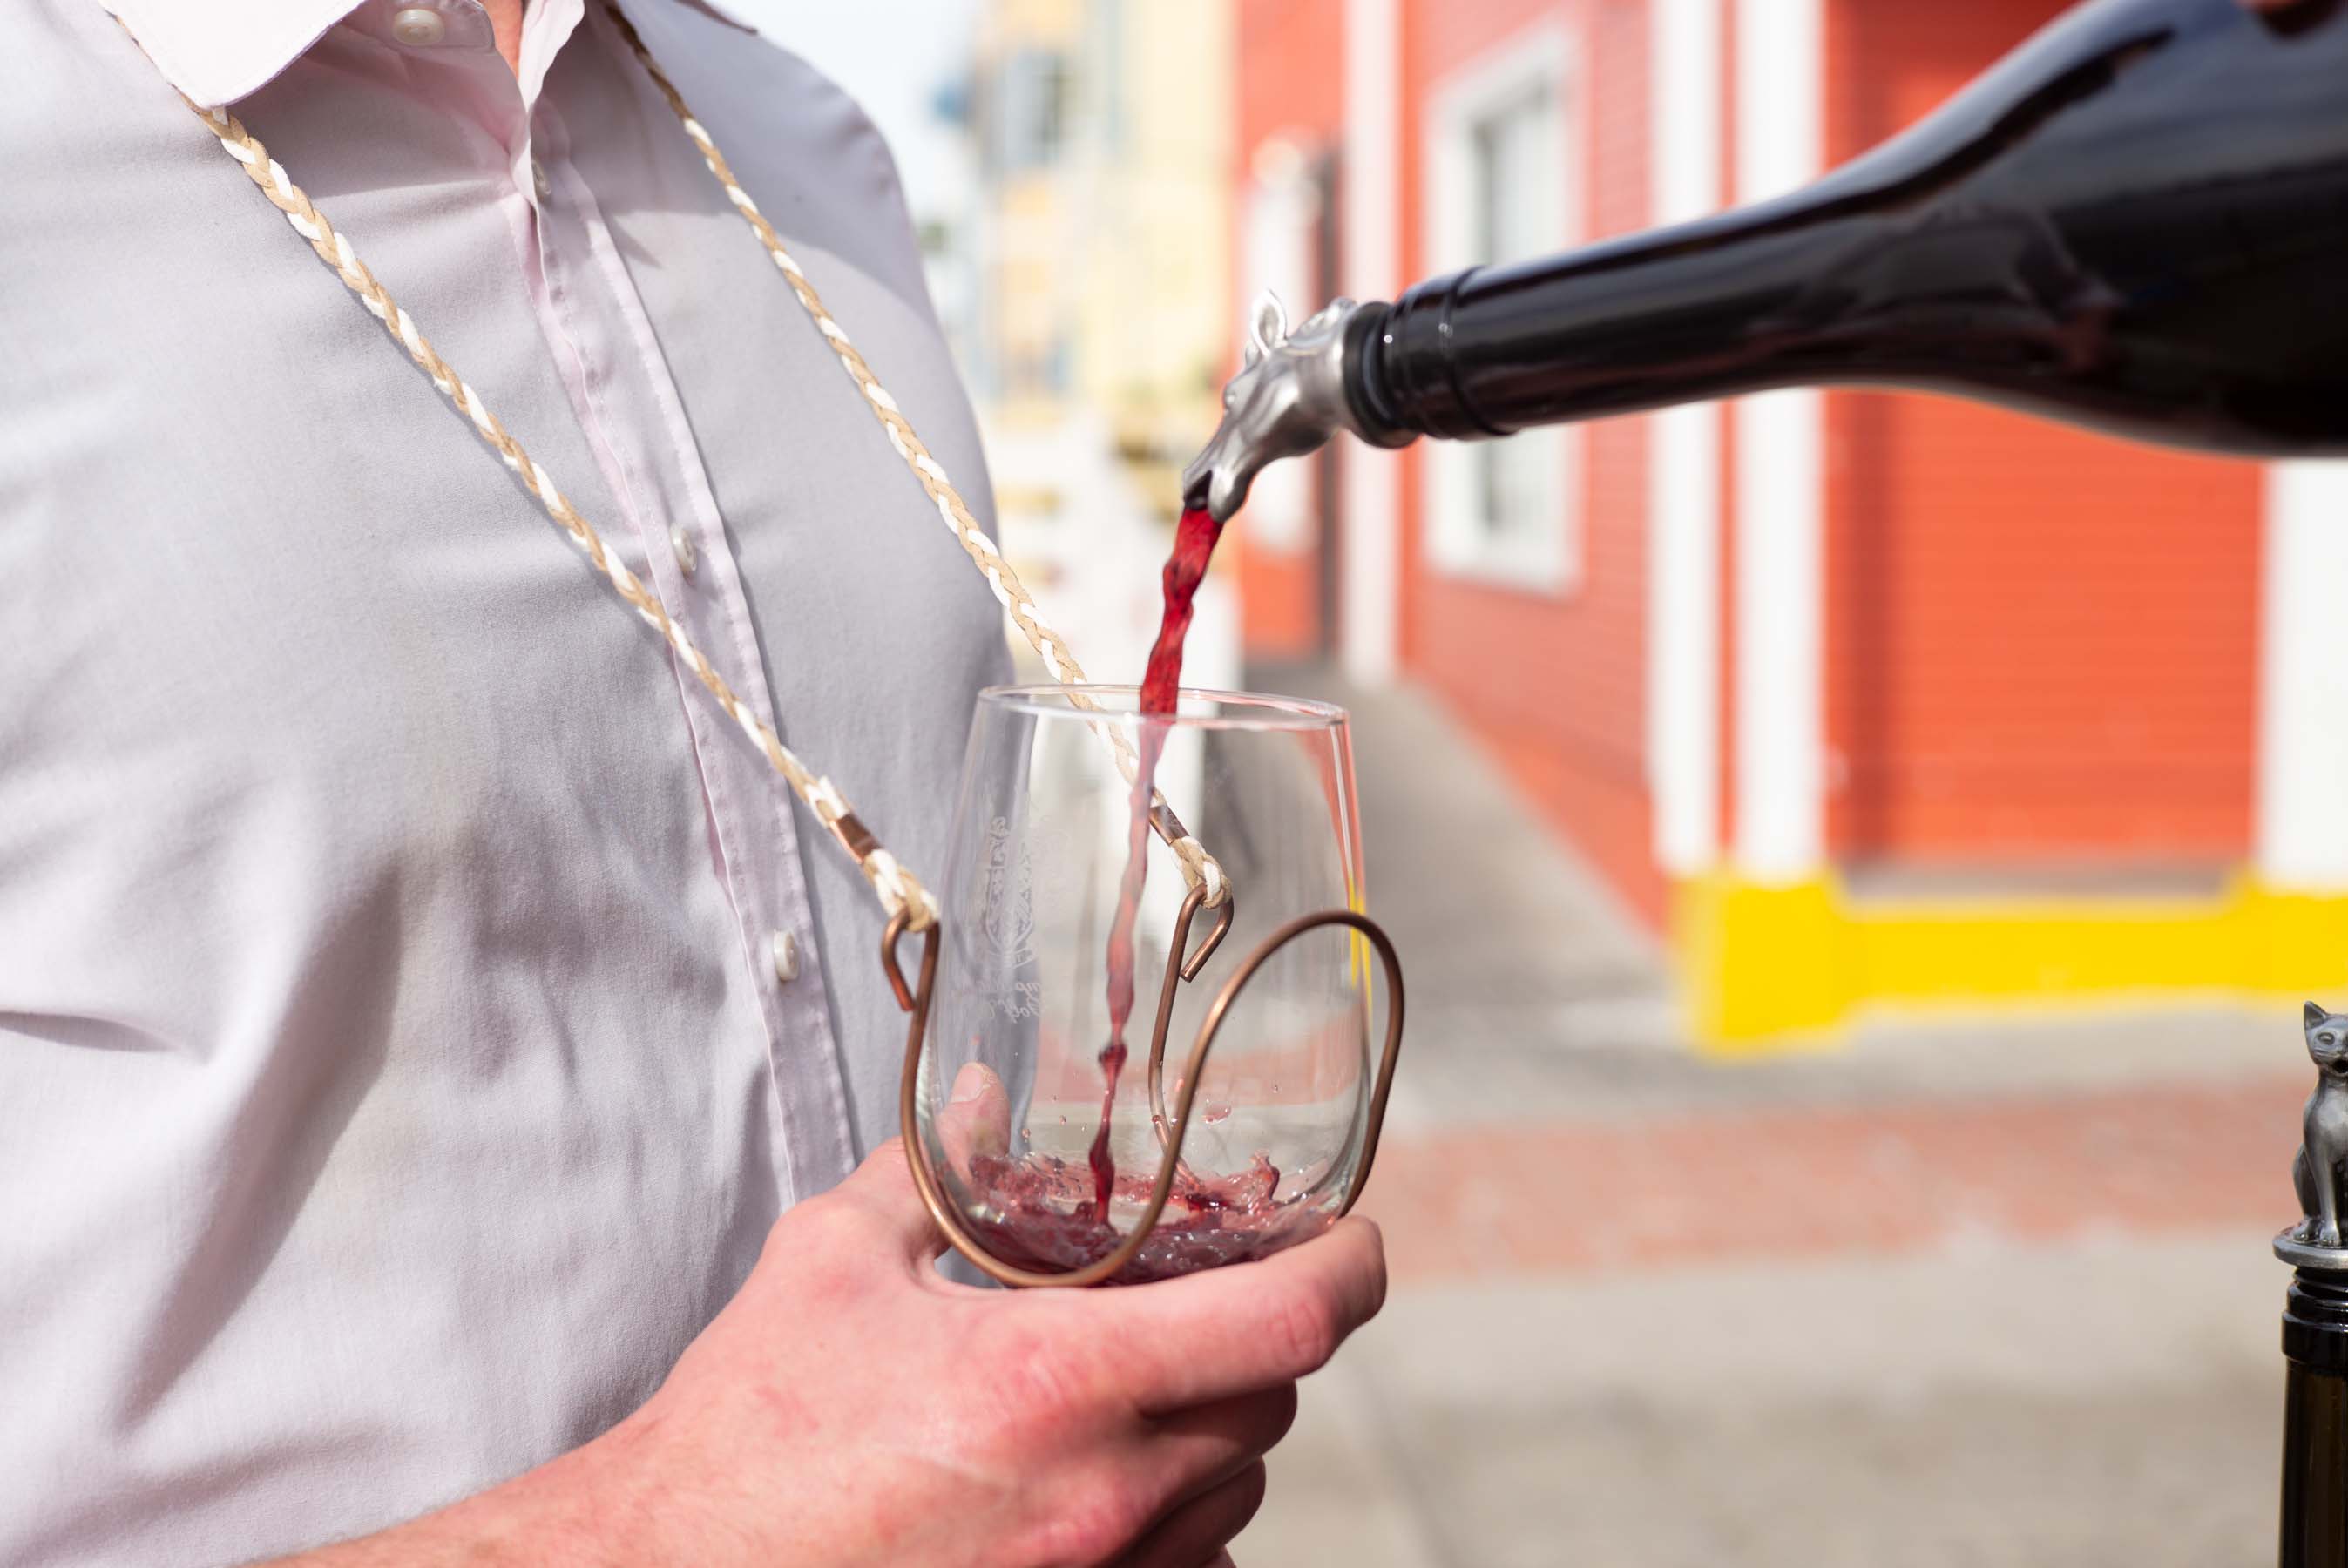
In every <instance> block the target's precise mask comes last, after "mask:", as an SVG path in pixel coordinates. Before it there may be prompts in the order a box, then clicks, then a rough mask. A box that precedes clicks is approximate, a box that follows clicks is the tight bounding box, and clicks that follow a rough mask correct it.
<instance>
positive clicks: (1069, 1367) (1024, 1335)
mask: <svg viewBox="0 0 2348 1568" xmlns="http://www.w3.org/2000/svg"><path fill="white" fill-rule="evenodd" d="M981 1354H982V1356H983V1361H982V1362H981V1365H983V1366H985V1367H987V1368H992V1369H993V1372H994V1377H995V1378H996V1387H997V1389H999V1391H1000V1397H1001V1399H1002V1400H1003V1404H1004V1416H1005V1418H1006V1419H1008V1420H1009V1421H1010V1422H1011V1423H1012V1424H1013V1425H1014V1426H1015V1427H1019V1428H1022V1429H1025V1428H1028V1427H1031V1426H1046V1427H1065V1426H1066V1425H1067V1424H1068V1423H1070V1422H1071V1421H1073V1420H1075V1419H1076V1418H1078V1417H1080V1416H1082V1415H1085V1414H1086V1413H1087V1412H1088V1411H1089V1409H1090V1407H1091V1406H1092V1405H1093V1404H1094V1403H1095V1402H1096V1400H1095V1398H1094V1393H1093V1389H1092V1378H1091V1375H1090V1371H1089V1368H1087V1367H1086V1363H1085V1360H1084V1358H1082V1357H1081V1356H1078V1355H1076V1354H1075V1353H1073V1352H1072V1351H1071V1349H1070V1348H1069V1347H1068V1346H1067V1345H1066V1344H1065V1343H1063V1342H1060V1341H1058V1340H1057V1339H1056V1338H1055V1337H1053V1336H1050V1335H1047V1334H1045V1333H1042V1332H1040V1331H1039V1330H1038V1329H1037V1328H1036V1327H1033V1326H1030V1325H1027V1324H1022V1323H1006V1324H1002V1325H1000V1326H998V1327H994V1328H993V1329H991V1330H990V1331H989V1332H988V1333H987V1334H986V1336H985V1337H984V1343H983V1347H982V1349H981Z"/></svg>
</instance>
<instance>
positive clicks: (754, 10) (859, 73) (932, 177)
mask: <svg viewBox="0 0 2348 1568" xmlns="http://www.w3.org/2000/svg"><path fill="white" fill-rule="evenodd" d="M727 9H729V10H731V11H732V12H734V13H735V14H736V15H739V16H741V17H742V18H743V19H744V20H745V21H747V22H748V23H750V24H751V25H752V26H755V27H757V29H758V31H759V32H760V33H762V34H764V35H765V36H767V37H768V38H771V39H773V40H774V41H775V42H776V43H778V44H780V45H782V46H784V47H785V48H788V49H790V50H792V51H793V52H795V53H797V54H798V55H799V56H802V57H804V58H805V59H807V60H808V62H809V63H811V64H812V65H814V66H815V67H817V68H818V69H819V70H821V71H822V72H823V73H824V74H825V75H826V76H828V77H831V79H832V80H834V81H836V82H838V83H839V85H840V86H841V87H845V88H847V89H848V91H849V94H850V96H851V97H854V98H855V99H856V100H857V102H859V103H860V104H862V105H863V106H864V112H865V113H866V114H868V115H870V116H871V117H872V120H873V123H874V124H876V125H878V126H879V127H880V133H881V134H882V135H883V136H885V137H887V138H889V145H890V147H891V149H893V150H894V151H895V153H896V155H897V168H898V172H899V174H900V176H901V178H902V179H903V180H904V185H905V195H906V199H907V202H908V204H909V205H910V206H911V208H912V210H913V211H914V212H915V213H916V214H921V213H925V212H934V211H937V210H941V208H942V207H946V206H951V205H952V203H951V202H950V201H949V200H947V195H948V193H947V192H946V190H945V189H944V188H945V186H946V184H947V182H949V181H951V180H953V179H956V178H958V177H959V176H958V174H957V172H956V171H957V169H958V168H959V167H960V166H959V165H958V164H957V162H956V156H955V148H954V142H953V137H952V134H951V133H950V132H948V131H947V130H945V129H944V128H942V127H941V126H939V125H938V124H937V122H936V120H935V119H934V118H933V117H932V112H931V108H930V105H931V100H932V96H933V95H934V94H935V92H936V90H937V87H938V84H939V83H941V82H943V81H946V80H948V79H950V78H953V77H959V76H960V75H961V74H962V71H963V67H964V66H965V64H966V63H967V61H968V58H969V54H970V46H971V36H972V32H973V27H974V26H976V23H977V20H978V10H979V0H857V3H856V4H853V5H841V4H839V3H838V0H727Z"/></svg>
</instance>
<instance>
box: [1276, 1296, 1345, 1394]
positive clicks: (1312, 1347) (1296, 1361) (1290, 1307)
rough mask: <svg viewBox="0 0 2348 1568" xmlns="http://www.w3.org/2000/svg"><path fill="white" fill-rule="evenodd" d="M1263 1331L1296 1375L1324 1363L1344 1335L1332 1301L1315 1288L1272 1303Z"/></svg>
mask: <svg viewBox="0 0 2348 1568" xmlns="http://www.w3.org/2000/svg"><path fill="white" fill-rule="evenodd" d="M1264 1332H1265V1333H1266V1335H1267V1336H1269V1337H1270V1341H1271V1343H1272V1348H1273V1350H1274V1351H1275V1353H1276V1354H1278V1356H1279V1357H1280V1358H1281V1361H1282V1364H1283V1365H1285V1366H1290V1367H1293V1368H1296V1370H1297V1373H1298V1375H1300V1376H1301V1375H1303V1373H1306V1372H1311V1371H1315V1370H1317V1369H1319V1368H1322V1367H1323V1366H1325V1365H1327V1364H1328V1360H1329V1358H1330V1357H1332V1356H1334V1355H1335V1354H1336V1353H1337V1345H1338V1342H1339V1340H1341V1339H1342V1338H1343V1337H1344V1335H1343V1333H1342V1332H1341V1331H1340V1329H1339V1327H1338V1324H1337V1308H1336V1304H1335V1303H1334V1301H1332V1300H1331V1299H1330V1298H1329V1296H1327V1295H1326V1294H1324V1293H1323V1292H1319V1291H1312V1292H1307V1293H1303V1294H1300V1295H1295V1296H1288V1297H1286V1298H1285V1299H1283V1300H1280V1301H1276V1302H1274V1303H1273V1304H1272V1316H1271V1319H1270V1321H1268V1322H1267V1323H1266V1324H1265V1325H1264Z"/></svg>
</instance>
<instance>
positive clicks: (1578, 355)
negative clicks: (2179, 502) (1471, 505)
mask: <svg viewBox="0 0 2348 1568" xmlns="http://www.w3.org/2000/svg"><path fill="white" fill-rule="evenodd" d="M2343 72H2348V5H2343V0H2320V3H2313V4H2302V5H2296V6H2291V7H2285V8H2282V9H2280V10H2277V9H2274V8H2260V7H2253V6H2250V5H2243V4H2240V3H2239V0H2107V3H2105V4H2098V5H2084V6H2081V7H2079V8H2077V9H2076V10H2075V11H2073V12H2071V13H2069V14H2068V15H2065V17H2064V18H2062V19H2061V20H2059V21H2058V22H2056V23H2055V24H2054V25H2053V26H2049V27H2048V28H2047V29H2046V30H2044V32H2042V33H2041V34H2040V35H2039V36H2037V37H2036V38H2034V40H2033V41H2032V42H2031V43H2029V44H2028V45H2026V46H2024V47H2023V48H2022V49H2021V50H2019V51H2017V52H2016V53H2015V54H2014V55H2013V56H2009V57H2008V58H2007V60H2006V61H2004V62H2003V64H2001V65H2000V66H1999V67H1997V68H1995V69H1994V70H1993V71H1991V72H1990V73H1988V74H1987V75H1986V76H1984V77H1982V78H1981V79H1980V80H1979V81H1977V82H1976V83H1975V84H1974V85H1973V86H1972V87H1970V88H1968V89H1967V90H1966V91H1965V92H1963V93H1962V94H1961V95H1959V96H1958V97H1956V98H1955V99H1952V101H1951V102H1950V103H1949V104H1947V105H1945V106H1943V107H1942V108H1941V109H1940V110H1939V111H1937V112H1936V113H1935V114H1933V115H1932V116H1931V117H1930V118H1927V119H1926V120H1925V121H1923V122H1922V123H1921V124H1920V125H1918V126H1915V127H1913V128H1910V130H1908V131H1906V132H1904V133H1902V134H1901V135H1900V136H1898V137H1895V138H1893V139H1892V140H1890V141H1889V142H1887V143H1885V144H1883V145H1882V146H1881V147H1879V148H1877V149H1875V150H1874V151H1872V152H1870V153H1869V154H1867V155H1866V156H1864V157H1862V158H1860V159H1857V160H1855V161H1854V162H1852V163H1849V164H1847V165H1845V166H1844V167H1843V168H1841V169H1838V170H1836V171H1835V172H1833V173H1831V174H1829V175H1828V176H1826V177H1825V178H1824V179H1820V180H1818V182H1817V183H1816V184H1814V185H1811V186H1810V187H1808V188H1807V189H1806V190H1800V191H1797V192H1795V193H1793V194H1791V195H1788V196H1786V197H1782V198H1779V199H1777V200H1775V201H1771V202H1768V203H1765V204H1762V205H1760V206H1756V207H1751V208H1746V209H1743V210H1736V211H1731V212H1727V213H1724V214H1721V215H1719V216H1717V217H1715V218H1710V219H1705V220H1701V221H1698V222H1695V223H1691V224H1685V225H1682V226H1680V227H1677V228H1673V229H1668V230H1663V231H1657V232H1653V233H1649V234H1642V235H1633V236H1631V237H1628V238H1625V239H1621V240H1614V241H1607V242H1605V243H1602V244H1598V245H1593V246H1590V247H1587V248H1585V249H1583V250H1580V251H1569V252H1567V253H1566V254H1564V255H1561V256H1556V257H1551V258H1549V259H1546V260H1542V261H1527V262H1522V263H1519V264H1516V265H1511V266H1505V267H1479V268H1474V269H1471V270H1469V271H1468V272H1457V273H1454V274H1452V275H1450V276H1447V277H1441V278H1435V279H1431V280H1429V281H1428V282H1424V283H1421V284H1419V285H1418V286H1416V287H1415V288H1413V289H1411V290H1410V291H1408V292H1406V293H1405V294H1404V295H1403V296H1402V298H1401V299H1400V300H1398V301H1396V302H1395V303H1394V304H1392V305H1388V306H1375V307H1365V308H1364V314H1365V316H1369V317H1372V318H1374V319H1371V320H1367V321H1365V322H1362V323H1357V335H1356V336H1354V337H1353V338H1351V339H1349V349H1350V350H1351V351H1352V352H1350V353H1349V354H1348V361H1347V364H1346V366H1345V370H1346V380H1347V389H1348V405H1349V409H1350V412H1351V413H1352V415H1354V420H1355V421H1356V422H1357V423H1358V424H1359V425H1361V426H1362V427H1363V428H1364V429H1365V431H1367V432H1369V433H1371V434H1372V436H1373V438H1374V439H1375V438H1379V437H1380V436H1395V437H1399V438H1407V437H1408V436H1413V435H1426V436H1452V437H1458V436H1498V435H1506V434H1508V433H1509V432H1511V431H1515V430H1519V429H1522V428H1524V427H1526V426H1528V425H1548V424H1555V423H1558V422H1560V421H1564V420H1571V419H1586V418H1592V417H1597V416H1600V415H1612V414H1624V413H1632V412H1636V411H1639V410H1642V409H1648V408H1655V407H1660V406H1663V405H1668V404H1675V403H1686V402H1693V401H1697V400H1701V399H1705V398H1714V397H1723V396H1730V395H1738V394H1743V393H1749V392H1758V391H1763V390H1766V389H1767V388H1771V387H1776V386H1788V385H1826V384H1853V383H1856V384H1878V385H1895V386H1907V387H1917V388H1923V389H1929V390H1938V391H1948V392H1957V393H1962V394H1967V395H1975V396H1982V397H1987V398H1990V399H1993V400H1996V401H2000V402H2004V403H2010V404H2013V405H2019V406H2023V407H2025V408H2030V409H2033V410H2034V411H2037V412H2041V413H2050V414H2055V415H2060V416H2063V417H2067V418H2071V419H2075V420H2078V421H2081V422H2084V423H2088V424H2094V425H2101V426H2104V427H2106V428H2109V429H2113V430H2116V431H2119V432H2122V433H2126V434H2134V435H2140V436H2151V437H2153V438H2156V439H2160V440H2166V441H2170V442H2175V443H2178V444H2183V445H2191V446H2212V447H2218V448H2222V449H2225V450H2230V451H2239V452H2274V453H2311V454H2312V453H2319V452H2348V308H2343V304H2342V300H2343V292H2342V287H2341V282H2340V278H2341V258H2342V256H2343V254H2348V116H2343V115H2342V114H2341V113H2339V112H2338V106H2339V96H2338V95H2339V83H2340V82H2341V81H2342V80H2343V79H2348V77H2343ZM2156 133H2157V134H2156Z"/></svg>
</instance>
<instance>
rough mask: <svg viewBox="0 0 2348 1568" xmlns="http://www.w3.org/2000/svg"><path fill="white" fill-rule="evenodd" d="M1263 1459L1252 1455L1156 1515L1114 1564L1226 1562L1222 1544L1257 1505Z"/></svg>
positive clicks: (1180, 1567)
mask: <svg viewBox="0 0 2348 1568" xmlns="http://www.w3.org/2000/svg"><path fill="white" fill-rule="evenodd" d="M1264 1480H1265V1478H1264V1470H1263V1461H1262V1460H1256V1461H1255V1462H1254V1463H1253V1464H1251V1465H1249V1466H1248V1467H1247V1468H1246V1469H1245V1470H1243V1471H1240V1473H1239V1474H1237V1475H1235V1476H1233V1477H1231V1480H1229V1481H1225V1482H1223V1484H1222V1485H1220V1486H1219V1487H1216V1488H1215V1489H1214V1490H1213V1491H1209V1492H1205V1493H1202V1494H1201V1495H1200V1496H1198V1497H1194V1498H1192V1499H1191V1500H1190V1501H1188V1502H1186V1503H1184V1504H1182V1505H1181V1506H1180V1507H1179V1508H1177V1509H1176V1510H1174V1511H1173V1512H1171V1513H1169V1514H1168V1515H1167V1516H1166V1517H1165V1518H1164V1519H1163V1520H1161V1521H1159V1523H1158V1525H1157V1527H1156V1528H1155V1529H1153V1530H1152V1531H1150V1532H1149V1533H1148V1535H1147V1536H1145V1537H1144V1538H1143V1540H1142V1542H1141V1544H1140V1545H1138V1546H1137V1547H1135V1548H1134V1549H1133V1550H1132V1551H1130V1552H1128V1553H1126V1554H1125V1555H1124V1556H1123V1557H1122V1558H1120V1559H1118V1562H1117V1568H1199V1565H1200V1564H1201V1563H1229V1562H1230V1561H1231V1558H1230V1555H1229V1554H1228V1553H1224V1552H1223V1547H1224V1545H1225V1544H1226V1543H1228V1542H1230V1540H1231V1537H1232V1536H1234V1535H1237V1534H1238V1533H1239V1532H1241V1531H1242V1530H1245V1529H1246V1528H1247V1526H1248V1521H1250V1520H1251V1519H1253V1518H1254V1517H1255V1514H1256V1510H1257V1509H1259V1508H1262V1506H1263V1492H1264Z"/></svg>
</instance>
